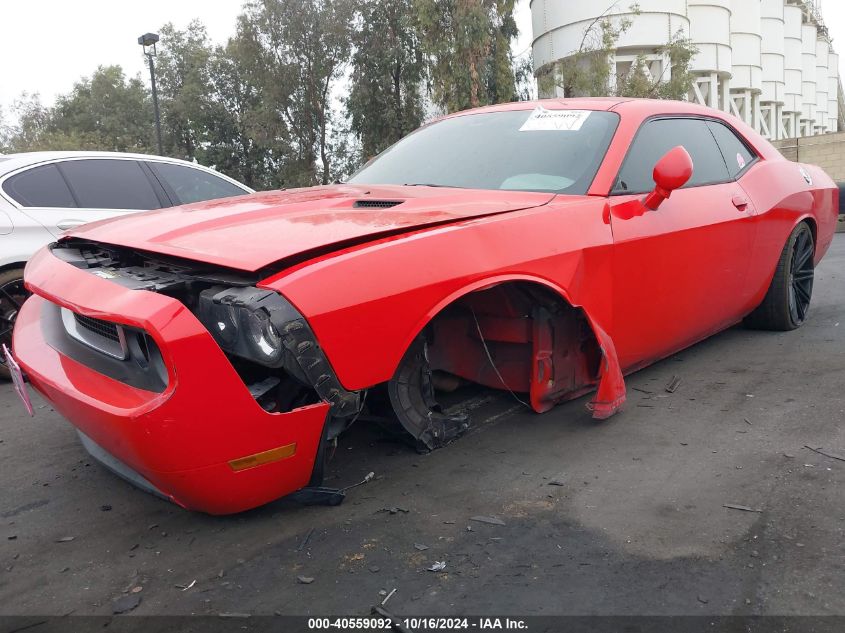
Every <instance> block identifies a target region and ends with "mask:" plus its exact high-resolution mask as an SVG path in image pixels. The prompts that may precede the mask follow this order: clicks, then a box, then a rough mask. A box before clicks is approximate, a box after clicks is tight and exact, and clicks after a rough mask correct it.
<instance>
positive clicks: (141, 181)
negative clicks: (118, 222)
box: [60, 159, 161, 210]
mask: <svg viewBox="0 0 845 633" xmlns="http://www.w3.org/2000/svg"><path fill="white" fill-rule="evenodd" d="M60 169H61V170H62V174H64V176H65V178H66V179H67V181H68V184H69V185H70V188H71V189H72V190H73V194H74V196H75V197H76V199H77V201H78V202H79V206H80V207H83V208H86V209H137V210H143V209H159V208H161V203H160V202H159V200H158V196H157V195H156V192H155V189H153V185H152V183H151V182H150V179H149V178H147V175H146V174H145V173H144V170H143V168H142V167H141V164H140V163H138V162H137V161H134V160H111V159H90V160H69V161H65V162H63V163H61V164H60Z"/></svg>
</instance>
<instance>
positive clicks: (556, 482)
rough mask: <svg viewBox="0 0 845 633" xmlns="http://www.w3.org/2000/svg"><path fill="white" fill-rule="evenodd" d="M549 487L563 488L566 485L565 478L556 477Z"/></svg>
mask: <svg viewBox="0 0 845 633" xmlns="http://www.w3.org/2000/svg"><path fill="white" fill-rule="evenodd" d="M548 485H549V486H563V485H565V484H564V481H563V477H555V478H554V479H552V480H551V481H550V482H549V483H548Z"/></svg>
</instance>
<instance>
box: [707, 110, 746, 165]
mask: <svg viewBox="0 0 845 633" xmlns="http://www.w3.org/2000/svg"><path fill="white" fill-rule="evenodd" d="M707 126H708V127H709V128H710V131H711V132H713V136H714V137H715V138H716V142H717V143H718V144H719V149H721V150H722V154H724V156H725V163H726V164H727V166H728V172H729V173H730V175H731V178H736V177H737V176H738V175H739V174H740V173H742V172H743V171H745V168H746V167H748V165H750V164H751V163H752V162H754V159H756V158H757V156H755V155H754V153H753V152H752V151H751V150H750V149H748V146H747V145H746V144H745V142H744V141H742V140H741V139H740V138H739V137H738V136H737V135H736V132H734V131H733V130H732V129H730V128H729V127H728V126H727V125H725V124H724V123H717V122H716V121H708V122H707Z"/></svg>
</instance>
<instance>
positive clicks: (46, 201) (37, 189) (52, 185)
mask: <svg viewBox="0 0 845 633" xmlns="http://www.w3.org/2000/svg"><path fill="white" fill-rule="evenodd" d="M3 191H5V192H6V194H7V195H8V196H9V197H11V198H12V200H14V201H15V202H17V203H18V204H19V205H21V206H24V207H63V208H71V207H75V206H76V203H74V201H73V196H72V195H71V194H70V190H69V189H68V188H67V184H66V183H65V181H64V178H62V175H61V174H60V173H59V170H58V169H57V168H56V166H55V165H41V166H40V167H33V168H32V169H27V170H26V171H24V172H21V173H19V174H15V175H14V176H12V177H11V178H9V179H8V180H6V182H4V183H3Z"/></svg>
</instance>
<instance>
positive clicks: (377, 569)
mask: <svg viewBox="0 0 845 633" xmlns="http://www.w3.org/2000/svg"><path fill="white" fill-rule="evenodd" d="M368 569H369V570H370V571H371V572H372V573H374V574H377V573H379V572H380V571H381V567H379V566H378V565H370V566H369V567H368Z"/></svg>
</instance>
